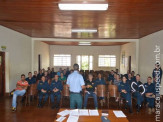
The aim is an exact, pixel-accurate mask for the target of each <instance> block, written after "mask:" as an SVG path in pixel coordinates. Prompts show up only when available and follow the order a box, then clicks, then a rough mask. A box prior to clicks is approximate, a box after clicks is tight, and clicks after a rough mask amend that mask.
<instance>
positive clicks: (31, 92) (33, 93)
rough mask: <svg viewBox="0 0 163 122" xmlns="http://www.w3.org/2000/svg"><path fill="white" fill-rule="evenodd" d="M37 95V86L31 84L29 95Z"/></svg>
mask: <svg viewBox="0 0 163 122" xmlns="http://www.w3.org/2000/svg"><path fill="white" fill-rule="evenodd" d="M36 94H37V84H36V83H35V84H31V85H30V87H29V89H28V95H36Z"/></svg>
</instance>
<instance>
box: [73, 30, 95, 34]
mask: <svg viewBox="0 0 163 122" xmlns="http://www.w3.org/2000/svg"><path fill="white" fill-rule="evenodd" d="M71 32H72V33H78V32H80V33H96V32H97V29H72V30H71Z"/></svg>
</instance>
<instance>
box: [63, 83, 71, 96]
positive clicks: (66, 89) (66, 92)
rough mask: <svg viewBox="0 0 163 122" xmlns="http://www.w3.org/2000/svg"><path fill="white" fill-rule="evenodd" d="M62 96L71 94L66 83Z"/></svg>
mask: <svg viewBox="0 0 163 122" xmlns="http://www.w3.org/2000/svg"><path fill="white" fill-rule="evenodd" d="M62 96H64V97H68V96H70V91H69V87H68V86H67V85H66V84H64V85H63V91H62Z"/></svg>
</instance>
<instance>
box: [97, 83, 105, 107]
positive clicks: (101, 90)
mask: <svg viewBox="0 0 163 122" xmlns="http://www.w3.org/2000/svg"><path fill="white" fill-rule="evenodd" d="M97 97H104V101H102V100H101V106H103V104H104V103H105V97H106V86H105V85H97Z"/></svg>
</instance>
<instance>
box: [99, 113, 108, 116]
mask: <svg viewBox="0 0 163 122" xmlns="http://www.w3.org/2000/svg"><path fill="white" fill-rule="evenodd" d="M101 115H102V116H108V115H109V114H108V113H102V114H101Z"/></svg>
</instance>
